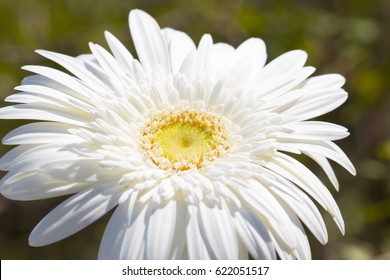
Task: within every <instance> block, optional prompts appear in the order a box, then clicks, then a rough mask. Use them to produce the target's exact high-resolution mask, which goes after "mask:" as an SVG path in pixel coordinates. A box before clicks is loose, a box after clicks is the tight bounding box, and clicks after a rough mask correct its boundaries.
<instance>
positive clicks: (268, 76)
mask: <svg viewBox="0 0 390 280" xmlns="http://www.w3.org/2000/svg"><path fill="white" fill-rule="evenodd" d="M306 59H307V53H306V52H304V51H302V50H294V51H289V52H287V53H284V54H282V55H281V56H279V57H277V58H275V59H274V60H272V61H271V62H270V63H268V64H267V65H266V66H265V67H264V68H263V69H262V70H261V72H260V77H259V79H260V81H262V82H265V81H267V80H272V79H277V78H278V77H280V76H281V75H286V74H288V73H294V72H295V71H297V70H298V69H300V68H302V67H303V65H304V64H305V62H306Z"/></svg>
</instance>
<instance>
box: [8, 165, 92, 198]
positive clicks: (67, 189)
mask: <svg viewBox="0 0 390 280" xmlns="http://www.w3.org/2000/svg"><path fill="white" fill-rule="evenodd" d="M0 186H1V194H2V195H4V196H5V197H7V198H9V199H14V200H36V199H44V198H50V197H56V196H62V195H68V194H72V193H75V192H78V191H81V190H83V189H85V188H87V187H89V186H90V183H78V182H66V181H57V180H54V179H53V178H52V177H51V176H49V175H48V174H42V173H38V172H26V173H21V172H19V173H16V174H15V173H11V172H9V173H7V175H6V176H4V177H3V178H2V180H1V181H0Z"/></svg>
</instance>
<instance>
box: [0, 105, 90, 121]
mask: <svg viewBox="0 0 390 280" xmlns="http://www.w3.org/2000/svg"><path fill="white" fill-rule="evenodd" d="M0 118H2V119H24V120H43V121H54V122H60V123H67V124H72V125H76V126H82V127H88V121H90V120H89V117H87V116H86V115H83V116H80V115H74V114H69V112H67V111H66V110H65V109H61V110H60V109H59V108H50V107H48V106H47V105H41V104H40V105H38V104H17V105H12V106H7V107H3V108H0Z"/></svg>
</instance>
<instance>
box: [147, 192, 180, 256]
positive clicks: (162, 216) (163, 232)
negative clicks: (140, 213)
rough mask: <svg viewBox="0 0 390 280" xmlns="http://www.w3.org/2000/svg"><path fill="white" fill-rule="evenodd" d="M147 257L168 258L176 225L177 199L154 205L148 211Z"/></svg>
mask: <svg viewBox="0 0 390 280" xmlns="http://www.w3.org/2000/svg"><path fill="white" fill-rule="evenodd" d="M145 223H146V225H147V227H146V235H145V259H148V260H163V259H168V257H169V253H170V250H171V245H172V241H173V234H174V230H175V225H176V201H175V200H173V199H172V200H170V201H169V202H168V203H166V204H165V205H164V206H160V205H158V206H157V205H152V204H150V205H149V207H148V211H147V213H146V221H145Z"/></svg>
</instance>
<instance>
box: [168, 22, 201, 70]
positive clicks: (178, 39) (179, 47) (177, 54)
mask: <svg viewBox="0 0 390 280" xmlns="http://www.w3.org/2000/svg"><path fill="white" fill-rule="evenodd" d="M162 34H163V36H164V39H165V42H166V43H167V48H168V52H169V57H170V61H171V66H172V71H173V73H174V74H176V73H177V72H178V71H179V69H180V67H181V65H182V64H183V62H184V59H185V58H186V57H187V56H188V55H189V53H190V52H192V51H194V50H195V48H196V46H195V44H194V42H193V41H192V39H191V38H190V37H189V36H188V35H187V34H186V33H184V32H181V31H177V30H174V29H172V28H164V29H163V30H162Z"/></svg>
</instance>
